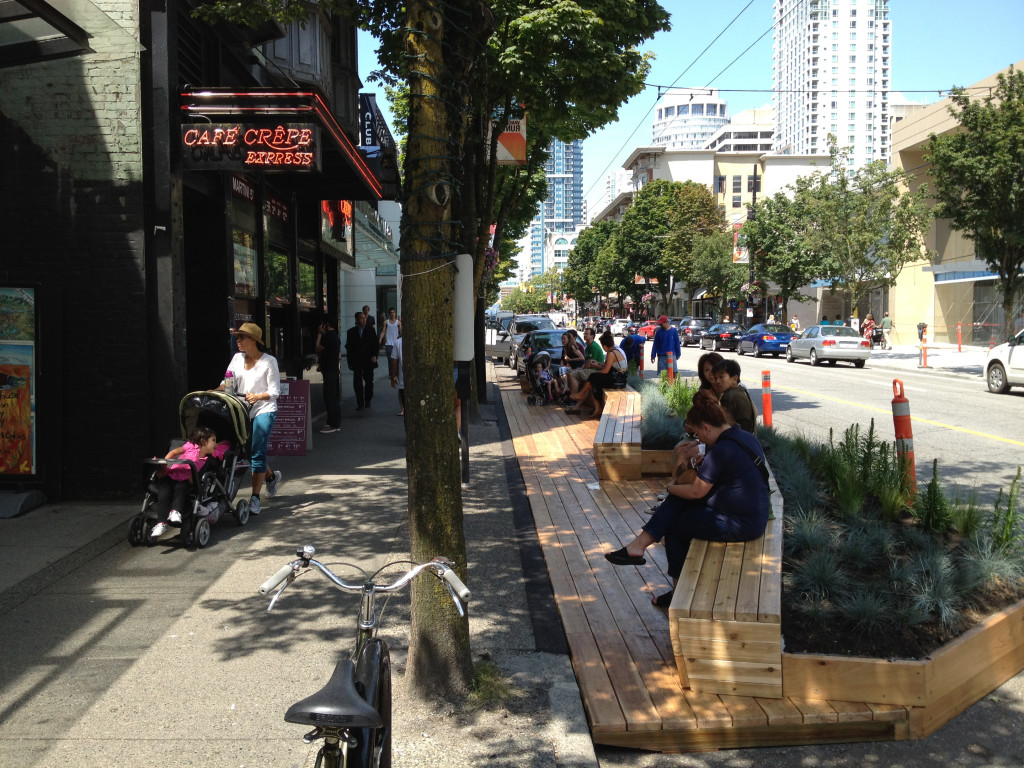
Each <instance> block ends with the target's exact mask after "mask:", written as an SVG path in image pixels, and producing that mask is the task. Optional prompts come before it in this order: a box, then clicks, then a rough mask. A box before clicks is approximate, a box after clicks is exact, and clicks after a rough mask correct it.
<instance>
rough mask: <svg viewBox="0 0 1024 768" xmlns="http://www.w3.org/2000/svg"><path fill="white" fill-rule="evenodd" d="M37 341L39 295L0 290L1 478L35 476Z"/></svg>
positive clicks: (23, 290)
mask: <svg viewBox="0 0 1024 768" xmlns="http://www.w3.org/2000/svg"><path fill="white" fill-rule="evenodd" d="M35 338H36V307H35V291H34V290H33V289H32V288H0V475H31V474H34V473H35Z"/></svg>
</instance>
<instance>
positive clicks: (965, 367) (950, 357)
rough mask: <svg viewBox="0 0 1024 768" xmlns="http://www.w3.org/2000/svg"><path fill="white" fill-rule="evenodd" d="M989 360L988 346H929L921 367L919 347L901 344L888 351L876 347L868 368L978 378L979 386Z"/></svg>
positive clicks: (982, 380) (982, 382) (982, 381)
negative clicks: (926, 357) (925, 360)
mask: <svg viewBox="0 0 1024 768" xmlns="http://www.w3.org/2000/svg"><path fill="white" fill-rule="evenodd" d="M987 361H988V349H987V348H986V347H968V346H964V347H962V348H961V349H960V350H958V349H957V347H956V345H955V344H929V345H928V365H927V367H921V364H922V363H923V362H924V361H923V358H922V355H921V350H920V348H919V346H918V345H917V344H899V345H896V346H894V347H892V348H891V349H888V350H884V349H881V348H879V347H875V348H874V349H873V350H871V359H870V360H869V361H868V367H869V368H884V369H886V370H894V371H916V372H919V373H937V374H942V375H947V376H957V377H959V378H976V379H978V381H979V383H981V384H984V379H983V378H982V377H983V375H984V370H985V363H986V362H987Z"/></svg>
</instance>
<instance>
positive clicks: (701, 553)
mask: <svg viewBox="0 0 1024 768" xmlns="http://www.w3.org/2000/svg"><path fill="white" fill-rule="evenodd" d="M771 489H772V493H771V497H770V498H771V504H772V511H773V513H774V518H773V519H771V520H769V521H768V527H767V528H766V529H765V533H764V536H762V537H761V538H759V539H755V540H754V541H747V542H732V543H728V544H726V543H723V542H709V541H701V540H694V541H693V542H692V544H691V545H690V551H689V553H688V554H687V556H686V562H685V564H684V565H683V571H682V573H681V574H680V575H679V583H678V585H677V586H676V590H675V594H674V595H673V597H672V605H671V607H670V608H669V612H668V616H669V628H670V632H671V635H672V652H673V654H674V655H675V658H676V667H677V669H678V671H679V676H680V677H681V678H682V682H683V685H684V686H688V687H689V688H690V689H691V690H693V691H695V692H698V693H717V694H727V695H736V696H758V697H762V698H772V699H778V698H782V619H781V602H782V600H781V598H782V495H781V494H780V493H779V489H778V486H776V484H775V478H774V477H773V478H771Z"/></svg>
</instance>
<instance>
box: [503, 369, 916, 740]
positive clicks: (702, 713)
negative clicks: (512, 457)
mask: <svg viewBox="0 0 1024 768" xmlns="http://www.w3.org/2000/svg"><path fill="white" fill-rule="evenodd" d="M498 385H499V387H500V389H501V396H502V402H503V405H504V408H505V413H506V416H507V418H508V422H509V426H510V429H511V432H512V439H513V443H514V447H515V451H516V456H517V458H518V461H519V467H520V470H521V472H522V475H523V480H524V482H525V485H526V489H527V495H528V498H529V502H530V507H531V510H532V512H533V517H534V521H535V523H536V526H537V534H538V537H539V539H540V544H541V548H542V550H543V553H544V558H545V560H546V563H547V568H548V573H549V575H550V579H551V584H552V587H553V589H554V594H555V600H556V603H557V605H558V610H559V613H560V615H561V618H562V623H563V625H564V627H565V634H566V637H567V638H568V641H569V647H570V652H571V654H572V664H573V668H574V670H575V672H576V677H577V680H578V682H579V686H580V691H581V693H582V695H583V702H584V706H585V708H586V711H587V716H588V719H589V722H590V728H591V735H592V737H593V739H594V741H595V742H596V743H599V744H609V745H616V746H625V747H634V748H637V749H647V750H655V751H679V750H697V749H709V748H721V747H740V746H758V745H765V746H769V745H772V746H778V745H782V744H804V743H815V742H842V741H868V740H872V739H895V738H906V737H907V731H908V726H907V719H908V714H907V709H906V708H905V707H901V706H886V705H877V704H871V705H867V704H862V703H857V702H839V701H821V700H817V701H811V700H797V699H791V698H761V697H753V696H734V695H725V694H709V693H695V692H693V691H691V690H690V689H689V688H684V687H683V684H682V683H681V681H680V678H679V675H678V674H677V672H676V662H675V658H674V655H673V650H672V643H671V639H670V633H669V619H668V615H667V613H666V612H665V611H662V610H661V609H658V608H655V607H654V606H653V605H652V604H651V596H652V595H653V594H657V593H659V592H661V591H663V590H666V589H668V588H669V587H670V586H671V580H670V579H669V578H668V576H667V575H666V573H665V571H666V567H667V563H666V561H665V552H664V549H662V548H661V547H660V546H655V547H651V548H650V549H649V550H648V551H647V560H648V564H647V565H646V566H643V567H640V568H617V567H615V566H613V565H611V564H610V563H608V562H607V561H606V560H605V559H604V553H605V552H606V551H609V550H613V549H618V548H619V547H621V546H623V545H624V544H625V543H626V542H628V541H630V540H631V539H632V538H633V537H634V535H635V534H636V532H637V531H639V530H640V527H641V526H642V525H643V523H644V522H645V521H646V520H647V516H646V515H644V514H643V512H644V511H645V510H646V509H648V508H649V507H650V506H651V505H652V504H654V503H656V500H655V496H656V494H657V493H658V492H659V490H661V489H662V488H663V487H664V483H663V480H661V479H660V478H644V479H641V480H623V481H618V482H610V481H604V482H599V481H598V477H597V472H596V469H595V464H594V455H593V443H594V437H595V434H596V431H597V426H598V422H597V420H594V419H590V420H581V419H580V418H578V417H575V416H567V415H566V414H565V413H564V412H563V411H562V410H561V409H559V408H553V407H550V406H543V407H541V406H530V405H528V404H527V403H526V397H525V396H524V395H523V394H522V393H521V392H520V389H519V386H518V384H517V383H516V382H515V380H514V379H512V378H507V377H506V378H499V381H498Z"/></svg>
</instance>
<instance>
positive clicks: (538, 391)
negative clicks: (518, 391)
mask: <svg viewBox="0 0 1024 768" xmlns="http://www.w3.org/2000/svg"><path fill="white" fill-rule="evenodd" d="M537 363H540V364H541V370H542V371H548V370H549V369H550V368H551V355H550V354H548V353H547V352H545V351H544V350H541V351H539V352H535V353H533V354H532V355H530V356H529V357H527V358H526V380H527V382H529V385H530V394H529V395H528V396H527V398H526V402H528V403H529V404H530V405H547V402H548V388H547V385H546V384H545V383H544V382H543V381H541V380H540V379H539V378H538V377H537V371H536V370H535V367H536V365H537Z"/></svg>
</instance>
